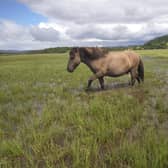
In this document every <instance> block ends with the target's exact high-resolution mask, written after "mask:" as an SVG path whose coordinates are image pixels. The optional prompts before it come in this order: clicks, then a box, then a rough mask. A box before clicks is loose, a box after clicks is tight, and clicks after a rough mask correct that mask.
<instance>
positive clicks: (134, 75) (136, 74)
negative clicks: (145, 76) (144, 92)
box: [131, 68, 139, 86]
mask: <svg viewBox="0 0 168 168" xmlns="http://www.w3.org/2000/svg"><path fill="white" fill-rule="evenodd" d="M137 77H138V73H137V68H133V69H132V70H131V85H132V86H133V85H134V84H135V81H136V79H137ZM138 79H139V78H138ZM138 79H137V80H138ZM138 82H139V81H138Z"/></svg>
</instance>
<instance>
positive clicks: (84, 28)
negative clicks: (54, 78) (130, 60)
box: [0, 0, 168, 50]
mask: <svg viewBox="0 0 168 168" xmlns="http://www.w3.org/2000/svg"><path fill="white" fill-rule="evenodd" d="M165 34H168V1H167V0H139V1H137V0H117V1H116V0H92V1H91V0H1V1H0V50H32V49H43V48H48V47H61V46H127V45H136V44H143V43H145V42H147V41H148V40H151V39H153V38H155V37H158V36H162V35H165Z"/></svg>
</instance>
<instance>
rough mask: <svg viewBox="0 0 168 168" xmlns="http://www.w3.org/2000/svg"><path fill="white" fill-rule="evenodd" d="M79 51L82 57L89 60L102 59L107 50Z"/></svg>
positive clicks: (84, 49)
mask: <svg viewBox="0 0 168 168" xmlns="http://www.w3.org/2000/svg"><path fill="white" fill-rule="evenodd" d="M79 51H80V53H82V55H83V57H85V58H89V59H91V60H94V59H98V58H101V57H104V56H105V55H106V54H107V53H108V50H107V49H105V48H100V47H80V48H79Z"/></svg>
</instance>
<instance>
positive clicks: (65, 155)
mask: <svg viewBox="0 0 168 168" xmlns="http://www.w3.org/2000/svg"><path fill="white" fill-rule="evenodd" d="M137 52H138V53H140V54H142V55H143V57H142V58H143V61H144V64H145V83H144V84H143V85H135V86H134V87H125V86H123V85H122V83H126V82H128V76H123V77H120V78H106V85H107V86H106V88H107V89H106V90H105V91H100V90H98V89H95V88H98V87H99V86H98V82H94V84H93V86H92V88H93V89H92V90H91V91H89V92H85V87H86V84H87V79H88V77H89V76H90V74H91V72H90V71H89V70H88V68H87V67H85V66H84V65H82V64H81V65H80V66H79V67H78V68H77V69H76V71H75V72H74V73H72V74H69V73H68V72H66V65H67V60H68V55H67V54H35V55H33V54H32V55H15V56H0V72H1V73H0V167H16V168H19V167H39V168H41V167H58V168H65V167H68V168H69V167H72V168H98V167H100V168H108V167H109V168H151V167H152V168H165V167H168V150H167V149H168V127H167V124H168V104H167V102H168V92H167V90H168V80H167V79H168V56H167V55H168V50H145V51H137ZM112 83H113V84H112Z"/></svg>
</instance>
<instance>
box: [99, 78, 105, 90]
mask: <svg viewBox="0 0 168 168" xmlns="http://www.w3.org/2000/svg"><path fill="white" fill-rule="evenodd" d="M99 83H100V87H101V89H104V79H103V77H100V78H99Z"/></svg>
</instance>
